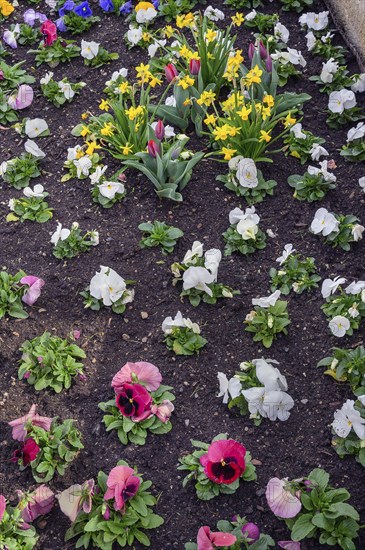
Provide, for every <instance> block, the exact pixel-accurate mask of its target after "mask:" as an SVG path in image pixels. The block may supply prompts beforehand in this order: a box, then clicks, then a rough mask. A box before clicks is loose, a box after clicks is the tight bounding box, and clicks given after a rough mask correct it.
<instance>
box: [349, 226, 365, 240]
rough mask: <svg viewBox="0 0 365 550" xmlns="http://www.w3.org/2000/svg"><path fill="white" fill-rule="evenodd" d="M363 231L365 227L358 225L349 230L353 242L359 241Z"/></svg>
mask: <svg viewBox="0 0 365 550" xmlns="http://www.w3.org/2000/svg"><path fill="white" fill-rule="evenodd" d="M364 230H365V227H364V226H363V225H360V224H359V223H357V224H356V225H354V227H353V228H352V229H351V235H352V238H353V239H354V241H355V242H358V241H361V239H362V234H363V232H364Z"/></svg>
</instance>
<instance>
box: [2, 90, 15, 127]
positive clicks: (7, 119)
mask: <svg viewBox="0 0 365 550" xmlns="http://www.w3.org/2000/svg"><path fill="white" fill-rule="evenodd" d="M17 120H18V113H17V111H15V110H14V109H12V108H11V107H10V105H9V104H8V97H7V93H6V92H5V91H3V90H1V89H0V124H3V125H5V124H10V123H11V122H15V121H17Z"/></svg>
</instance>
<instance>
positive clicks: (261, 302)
mask: <svg viewBox="0 0 365 550" xmlns="http://www.w3.org/2000/svg"><path fill="white" fill-rule="evenodd" d="M280 294H281V292H280V290H275V292H273V293H272V294H270V296H262V297H261V298H252V305H253V306H260V307H265V308H267V307H270V306H274V305H275V304H276V302H277V301H278V299H279V296H280Z"/></svg>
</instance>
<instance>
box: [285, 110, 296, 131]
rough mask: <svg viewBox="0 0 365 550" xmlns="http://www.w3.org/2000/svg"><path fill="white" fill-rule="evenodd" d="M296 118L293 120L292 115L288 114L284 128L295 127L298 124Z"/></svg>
mask: <svg viewBox="0 0 365 550" xmlns="http://www.w3.org/2000/svg"><path fill="white" fill-rule="evenodd" d="M296 121H297V120H296V118H293V117H292V116H291V113H288V114H287V115H286V117H285V119H284V127H285V128H288V126H293V124H295V123H296Z"/></svg>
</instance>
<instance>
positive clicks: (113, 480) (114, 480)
mask: <svg viewBox="0 0 365 550" xmlns="http://www.w3.org/2000/svg"><path fill="white" fill-rule="evenodd" d="M106 484H107V486H108V489H107V490H106V493H105V495H104V500H110V499H114V509H115V510H120V511H121V513H123V512H124V508H125V504H126V502H127V501H128V500H130V499H131V498H133V497H134V495H135V494H136V493H137V491H138V488H139V486H140V484H141V479H140V478H139V477H137V476H135V475H134V470H133V468H129V467H128V466H116V467H115V468H113V469H112V470H111V472H110V474H109V477H108V480H107V482H106Z"/></svg>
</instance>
